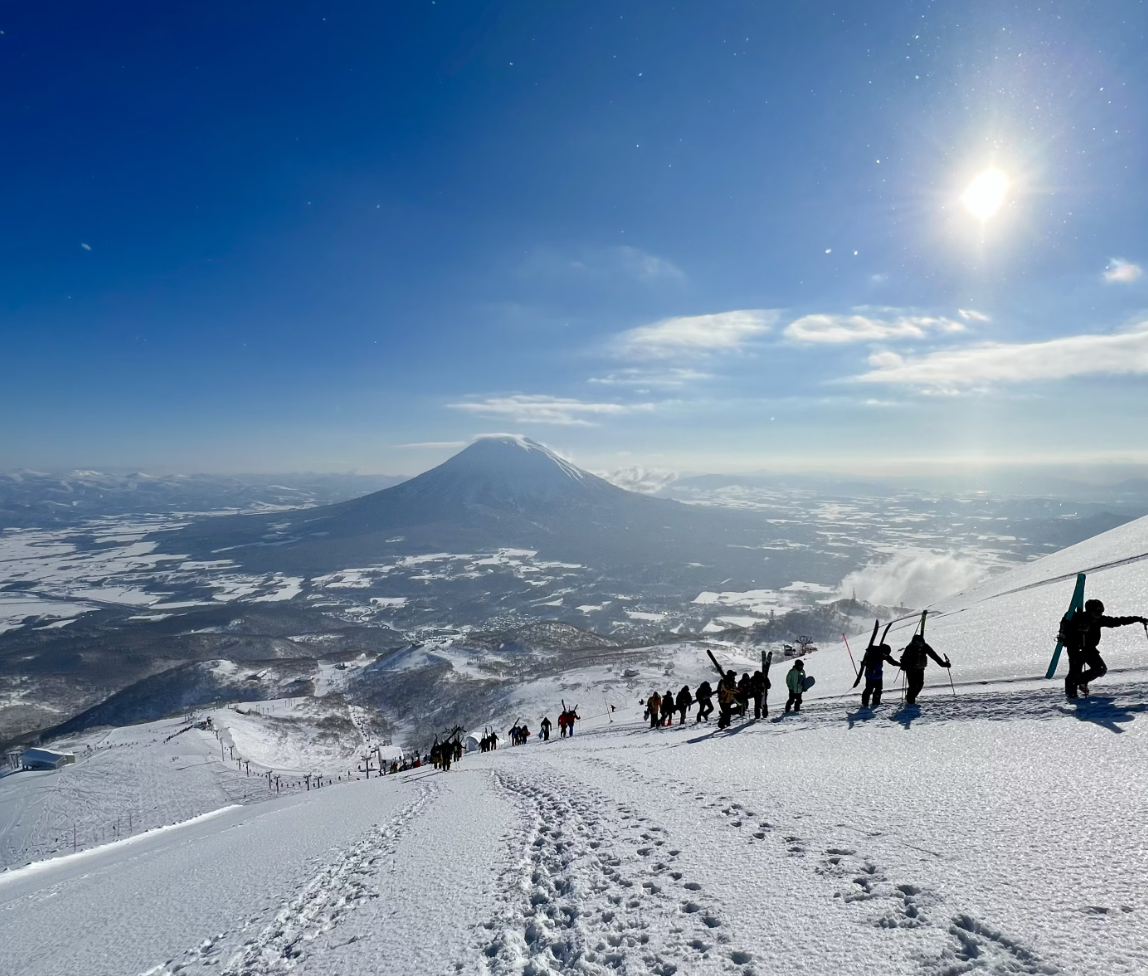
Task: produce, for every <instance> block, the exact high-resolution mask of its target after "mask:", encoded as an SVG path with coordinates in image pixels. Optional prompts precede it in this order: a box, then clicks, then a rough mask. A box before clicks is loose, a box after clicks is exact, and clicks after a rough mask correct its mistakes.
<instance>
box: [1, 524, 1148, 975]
mask: <svg viewBox="0 0 1148 976" xmlns="http://www.w3.org/2000/svg"><path fill="white" fill-rule="evenodd" d="M1146 553H1148V520H1140V521H1138V522H1134V523H1130V524H1129V525H1127V526H1124V527H1121V528H1120V529H1117V530H1114V531H1113V532H1110V533H1106V534H1105V535H1103V536H1099V537H1097V538H1095V539H1092V540H1089V541H1088V542H1085V543H1082V544H1080V545H1079V546H1075V547H1072V548H1071V549H1068V550H1065V551H1063V552H1061V553H1057V554H1055V555H1053V556H1050V557H1046V558H1045V559H1042V560H1040V561H1038V562H1034V563H1032V564H1029V565H1026V566H1024V567H1021V568H1019V569H1017V570H1014V571H1012V572H1010V573H1009V574H1006V575H1004V576H1001V577H998V578H996V579H994V580H993V581H991V582H990V583H989V584H985V585H984V586H982V587H980V588H978V589H975V590H970V591H968V592H966V593H963V594H958V595H956V596H954V597H953V598H951V599H949V600H946V601H942V602H941V603H939V604H938V605H937V606H936V607H935V608H933V610H934V611H935V613H936V619H935V620H933V619H931V618H930V620H929V622H928V624H927V635H928V637H929V640H930V642H931V643H932V644H933V645H934V646H935V647H936V648H937V650H938V651H940V652H941V653H943V654H948V655H949V656H950V657H951V658H952V660H953V665H954V667H953V678H954V683H955V689H954V688H950V686H949V684H948V681H947V676H946V675H945V673H944V672H943V670H942V669H939V668H936V667H935V666H933V667H930V669H929V672H928V678H929V683H928V688H927V691H926V695H925V696H924V698H923V700H922V703H921V704H920V705H919V706H916V707H906V706H903V705H902V704H901V702H900V700H899V695H898V694H897V690H896V685H895V684H894V683H893V682H892V681H890V687H889V688H888V690H887V696H888V697H887V700H886V703H885V704H884V705H883V706H882V707H881V708H880V709H879V710H874V711H868V710H862V709H860V708H859V704H858V701H857V697H856V696H855V694H853V693H849V692H850V686H851V684H852V680H853V672H852V669H851V667H850V663H849V656H848V654H847V653H846V651H845V648H844V645H843V644H842V645H836V646H833V645H831V646H825V647H823V648H822V649H821V650H819V651H817V652H816V653H814V654H812V655H810V656H809V658H808V667H809V669H810V671H811V672H812V673H813V674H815V675H816V676H817V677H818V684H817V686H816V688H815V689H814V691H815V692H816V694H811V695H810V696H808V698H807V701H806V704H805V708H804V710H803V711H802V713H801V714H799V715H790V716H784V717H783V716H779V715H778V712H779V711H780V708H779V705H780V704H781V700H782V695H781V693H780V691H779V689H780V688H781V686H782V679H783V677H784V664H783V663H782V662H781V661H775V664H774V669H775V670H774V671H773V672H772V677H773V683H774V690H773V692H772V694H771V701H770V705H771V710H772V715H771V716H770V718H769V719H768V720H762V721H758V722H738V723H735V725H734V726H733V727H732V728H731V729H730V730H728V731H724V732H718V731H717V730H716V729H715V727H714V726H713V725H712V724H707V725H702V726H698V725H696V724H693V723H692V722H691V723H689V724H687V725H685V726H679V725H675V726H673V727H672V728H666V729H656V730H650V729H648V728H645V727H644V722H643V720H642V716H641V706H640V705H639V704H638V703H637V699H638V698H640V697H645V694H646V693H647V692H648V691H649V690H652V689H653V688H654V687H657V688H659V689H661V690H665V688H666V687H667V686H669V687H672V688H677V687H680V685H681V684H683V683H686V682H689V683H690V684H691V685H696V682H697V680H699V679H700V677H701V676H702V675H706V676H709V674H707V668H708V662H707V660H706V659H705V656H704V651H703V649H702V646H701V645H700V644H699V645H697V646H693V645H689V646H677V647H675V648H673V649H670V648H662V649H658V648H652V649H651V651H650V660H651V666H650V667H649V668H647V669H644V670H640V672H639V674H638V675H637V676H636V677H631V678H629V679H626V678H624V677H623V676H620V675H618V674H617V673H616V671H615V670H612V669H611V668H610V666H609V665H608V664H603V665H601V666H600V667H597V666H596V667H587V668H585V669H582V670H581V671H574V672H569V673H567V674H565V675H564V676H562V677H561V678H552V679H548V680H547V681H541V680H540V681H537V682H533V683H531V684H528V685H524V686H522V687H521V688H520V689H519V690H518V693H517V695H516V696H515V697H513V698H511V699H509V700H507V701H506V702H505V708H504V709H503V712H502V713H500V714H497V715H492V716H491V721H492V723H493V724H494V725H495V726H496V727H497V728H499V730H500V732H501V731H502V730H503V729H504V724H503V723H508V722H509V719H510V718H512V717H514V715H515V714H518V713H519V712H521V713H522V714H523V715H524V716H526V717H528V720H529V721H530V724H531V727H532V729H533V728H535V723H536V721H537V715H538V714H540V713H541V711H542V710H545V711H546V712H547V713H549V714H550V715H551V717H552V718H553V717H554V711H555V710H556V708H555V706H556V705H557V701H556V699H560V698H561V697H567V698H568V699H569V698H571V697H573V698H574V699H575V700H578V699H581V701H580V710H581V713H582V716H583V719H582V721H581V722H580V723H579V726H578V729H577V734H576V735H575V737H574V738H573V739H572V740H559V739H557V738H555V739H552V741H550V742H548V743H539V742H537V741H536V739H535V738H533V737H532V739H531V742H530V744H529V745H527V746H524V747H520V748H501V749H499V750H498V751H497V752H495V753H493V754H487V755H469V756H467V757H465V758H464V759H463V761H462V763H461V764H459V765H458V766H456V767H455V768H454V769H453V770H452V771H450V772H449V773H446V772H436V771H433V770H430V769H426V768H423V769H416V770H412V771H410V772H407V773H402V774H399V775H396V776H393V777H392V776H388V777H384V778H382V779H379V778H371V779H370V780H360V779H355V780H352V781H349V782H341V783H340V782H336V783H335V784H334V785H331V786H328V787H324V788H323V789H321V790H317V791H315V790H312V791H310V792H293V793H292V794H291V795H289V796H285V797H279V798H277V799H270V800H267V801H265V802H261V803H250V804H248V805H245V806H242V807H241V808H239V809H232V810H225V811H224V812H222V813H220V814H219V815H218V816H215V817H212V818H209V819H206V820H198V821H196V822H194V823H190V824H188V825H187V826H185V827H177V828H175V829H173V830H169V831H165V832H163V833H156V834H154V835H144V836H142V837H138V838H136V839H135V840H134V841H133V842H132V843H130V844H127V845H114V846H108V847H106V848H98V849H96V850H95V851H90V852H87V853H86V855H85V856H84V857H82V858H79V859H75V858H70V857H67V856H64V857H60V858H58V859H57V860H55V861H49V862H48V863H46V864H40V865H36V866H35V868H34V869H28V868H24V869H20V868H17V869H15V870H12V871H9V872H7V873H5V874H0V912H2V913H3V914H2V916H0V917H3V918H5V919H6V920H7V921H8V923H9V924H8V926H7V931H8V932H10V933H12V934H13V935H12V937H10V938H7V939H5V940H3V941H0V972H4V973H8V972H13V973H22V974H23V973H27V974H31V976H40V974H44V976H47V974H58V973H65V972H68V973H83V974H85V976H88V974H93V976H94V974H105V973H106V974H129V976H140V974H150V976H169V974H174V973H177V972H178V973H183V974H194V973H209V972H210V973H222V974H228V976H248V974H271V973H288V972H298V973H313V974H332V976H334V974H345V973H388V974H390V973H404V974H406V973H410V974H420V973H427V974H440V973H464V974H470V973H473V974H498V976H502V974H542V973H549V974H565V973H582V974H607V973H626V974H643V976H644V974H657V976H667V974H673V973H682V974H687V973H689V974H693V973H699V974H707V973H735V974H740V976H752V974H766V973H778V974H782V973H784V974H793V973H810V974H821V973H834V974H838V973H840V974H853V973H857V974H861V973H872V972H881V973H891V974H898V976H900V974H906V976H908V974H925V976H956V974H962V973H991V974H1000V976H1005V974H1010V976H1011V974H1058V973H1064V974H1098V976H1099V974H1130V976H1131V974H1143V973H1145V972H1148V889H1146V888H1145V885H1144V883H1143V878H1144V876H1145V872H1146V869H1148V817H1146V814H1148V724H1146V722H1148V717H1146V715H1145V713H1146V712H1148V640H1146V639H1145V633H1144V631H1143V630H1142V629H1141V628H1139V627H1128V628H1123V629H1121V630H1118V631H1112V632H1108V633H1106V635H1105V638H1104V644H1103V645H1102V647H1103V650H1104V651H1105V654H1106V656H1107V659H1108V661H1109V664H1110V665H1111V666H1112V667H1113V672H1112V673H1111V674H1110V675H1109V676H1108V677H1107V678H1105V679H1103V680H1102V681H1100V682H1097V683H1096V684H1095V685H1094V687H1093V689H1092V690H1093V695H1092V697H1091V698H1090V699H1087V700H1082V701H1080V702H1076V703H1068V702H1066V701H1065V700H1064V698H1063V691H1062V688H1061V685H1060V682H1059V681H1052V682H1049V681H1045V680H1043V678H1042V677H1041V676H1042V675H1043V673H1044V669H1045V667H1047V664H1048V659H1049V656H1050V654H1051V650H1052V646H1053V644H1054V643H1055V631H1056V625H1057V621H1058V620H1059V617H1060V615H1061V614H1062V613H1063V611H1064V609H1065V608H1066V606H1067V603H1068V599H1069V596H1070V595H1071V591H1072V585H1073V582H1074V580H1075V573H1076V572H1078V571H1087V572H1088V573H1089V583H1088V595H1089V596H1099V597H1100V598H1101V599H1103V600H1104V601H1105V603H1106V604H1107V605H1108V611H1109V612H1110V613H1112V614H1125V613H1126V614H1135V613H1143V612H1144V611H1145V609H1148V559H1145V558H1142V557H1144V555H1145V554H1146ZM911 628H912V622H910V621H906V622H905V625H904V626H903V627H902V628H900V629H898V630H895V631H893V634H894V637H893V638H891V641H890V642H891V643H893V645H894V648H898V647H899V646H901V645H902V644H903V643H904V641H905V639H906V638H907V636H908V634H909V632H911ZM863 643H864V641H863V640H862V641H861V644H862V645H863ZM853 647H854V653H855V654H856V653H859V651H860V649H861V648H860V647H859V646H858V644H856V643H854V645H853ZM713 649H714V650H715V653H716V654H717V655H718V656H719V658H723V659H724V660H726V661H728V662H729V663H730V664H731V665H733V666H735V667H738V668H739V670H741V669H744V668H746V667H748V666H749V665H750V664H752V663H753V661H754V658H753V656H752V655H753V653H754V652H752V651H751V649H749V648H740V647H735V646H733V645H726V646H722V645H714V646H713ZM1064 666H1065V665H1064V663H1063V662H1062V664H1061V671H1060V674H1061V675H1062V674H1063V668H1064ZM607 689H608V690H607ZM841 696H847V697H841ZM599 700H601V701H602V706H601V707H599V706H598V704H597V702H598V701H599ZM607 701H609V703H610V704H613V705H615V710H614V712H613V713H608V712H607V708H606V702H607ZM272 707H273V706H272ZM153 724H154V723H153ZM138 728H146V727H138ZM131 731H132V730H119V732H118V734H121V735H128V734H131ZM136 734H137V735H138V734H139V733H138V732H137V733H136ZM188 734H190V733H188ZM178 742H179V739H174V740H172V743H173V744H174V743H178ZM204 745H205V746H207V745H215V746H217V745H218V743H216V742H215V741H214V739H212V740H211V742H210V743H208V742H207V741H206V740H205V743H204ZM130 748H131V747H129V746H127V745H125V746H124V750H125V752H126V751H128V750H130ZM204 763H205V765H206V764H214V766H215V767H216V774H215V778H214V781H213V777H208V778H206V779H205V780H204V782H208V783H212V785H210V786H207V787H204V788H203V789H204V790H205V795H207V792H209V791H215V792H214V793H211V796H212V797H215V799H211V800H210V802H208V803H207V806H208V807H211V806H212V805H213V804H215V805H217V806H219V807H223V806H226V805H227V803H228V802H233V800H232V798H231V797H227V796H224V795H222V791H221V787H220V784H219V781H218V776H219V774H220V773H219V771H220V770H222V769H224V767H225V766H226V763H224V762H222V761H220V760H218V759H216V758H215V756H214V753H212V754H211V756H210V757H208V756H207V755H206V754H205V756H204ZM173 765H174V764H173ZM81 771H82V767H81V766H77V767H76V768H75V769H66V770H64V771H62V772H60V773H57V774H37V775H46V776H56V777H58V780H57V782H64V781H65V777H68V776H71V775H73V774H75V773H79V772H81ZM228 774H229V775H235V774H234V773H232V772H231V771H230V770H228ZM28 777H29V774H18V775H16V776H9V777H5V778H4V779H3V780H0V801H2V798H3V797H4V795H5V793H6V791H7V790H9V789H10V788H11V784H12V783H13V782H14V781H16V782H19V781H22V780H23V781H26V782H34V781H33V780H31V779H29V778H28ZM196 789H197V788H193V787H190V786H189V787H188V790H189V791H190V792H195V790H196ZM264 795H266V794H264ZM195 812H207V811H206V810H196V811H195ZM46 914H47V915H49V916H50V917H51V918H53V919H61V920H66V921H67V924H66V928H65V930H64V931H62V932H61V931H60V930H59V929H58V928H57V927H55V926H48V925H43V924H41V922H42V920H43V918H44V917H45V915H46Z"/></svg>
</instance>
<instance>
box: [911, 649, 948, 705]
mask: <svg viewBox="0 0 1148 976" xmlns="http://www.w3.org/2000/svg"><path fill="white" fill-rule="evenodd" d="M929 658H932V659H933V660H934V661H936V662H937V663H938V664H939V665H940V666H941V667H942V668H951V667H952V666H953V665H952V662H951V661H950V660H949V658H948V656H946V657H945V659H944V660H943V661H942V660H941V659H940V658H939V657H937V652H936V651H934V650H933V649H932V648H931V647H930V646H929V645H928V644H926V643H925V638H924V637H922V636H921V635H920V634H914V635H913V639H912V640H911V641H909V644H908V646H907V647H905V648H904V649H903V650H902V651H901V670H902V671H904V672H905V704H906V705H916V704H917V695H919V694H920V693H921V689H922V688H924V687H925V668H926V667H928V666H929Z"/></svg>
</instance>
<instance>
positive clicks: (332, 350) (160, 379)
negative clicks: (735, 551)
mask: <svg viewBox="0 0 1148 976" xmlns="http://www.w3.org/2000/svg"><path fill="white" fill-rule="evenodd" d="M1146 27H1148V11H1146V9H1145V4H1144V3H1141V2H1116V0H1114V2H1105V3H1096V4H1092V3H1084V2H1080V0H1075V2H1064V3H1055V2H1054V3H1049V2H1043V0H1042V2H1041V3H1039V4H1021V5H1005V4H1002V3H999V2H998V3H924V2H881V3H861V2H857V0H852V2H849V3H841V4H833V3H818V4H800V3H796V4H775V3H747V2H737V3H734V2H720V0H708V2H706V3H704V4H702V3H686V4H682V3H675V4H671V3H668V2H664V0H660V2H641V3H631V2H615V3H591V2H553V3H536V2H507V3H496V4H482V3H478V2H462V0H435V2H433V3H432V2H431V0H419V2H411V3H342V4H329V3H328V4H321V3H306V2H301V3H294V4H282V3H259V2H251V3H243V4H219V3H211V2H202V3H165V4H143V3H132V2H126V3H122V4H117V5H115V6H114V7H113V8H109V7H106V6H103V7H101V6H99V5H93V4H80V3H74V2H64V3H56V4H25V5H9V6H8V7H7V8H6V9H5V10H4V11H3V14H2V15H0V31H3V33H2V34H0V113H2V117H3V131H4V133H5V137H6V138H5V151H4V152H3V153H2V154H0V180H2V184H3V186H4V190H5V192H4V194H3V196H2V197H0V341H2V348H3V351H4V371H3V375H4V383H3V385H2V386H0V413H2V415H3V417H4V419H5V423H4V424H3V425H2V426H0V467H3V468H15V467H22V466H23V467H36V468H59V467H76V466H94V467H140V468H155V469H168V470H173V469H174V470H207V471H283V470H300V469H310V470H323V469H334V470H347V469H357V470H360V471H381V472H406V473H413V472H415V471H418V470H420V469H423V468H426V467H429V466H430V465H432V464H435V463H437V462H438V461H440V460H442V459H443V458H445V457H446V456H447V455H449V454H450V453H452V452H453V451H454V450H457V446H458V445H461V444H465V443H466V442H467V441H468V440H469V439H470V438H471V437H473V436H475V435H477V434H480V433H484V432H493V431H513V432H521V433H524V434H527V435H529V436H531V437H534V438H536V439H538V440H541V441H544V442H546V443H548V444H551V445H553V446H555V447H557V448H559V449H561V450H565V451H567V452H569V453H570V454H571V455H572V456H573V457H574V458H575V459H576V460H578V461H579V462H581V463H584V464H586V465H588V466H591V467H594V468H596V469H610V468H616V467H621V466H629V465H643V466H649V467H661V468H671V469H676V470H682V469H685V470H739V469H740V470H748V469H762V468H770V467H797V468H802V467H807V468H808V467H817V468H824V467H829V468H833V467H838V468H843V469H858V468H861V469H865V468H866V467H868V466H872V465H874V464H885V465H887V466H890V467H896V466H898V465H901V466H910V467H911V466H914V465H918V464H931V463H934V462H949V463H952V464H956V465H964V464H967V463H970V462H972V461H980V460H985V459H988V460H990V461H1001V462H1010V463H1011V462H1016V461H1022V462H1023V461H1033V460H1041V459H1069V460H1076V461H1086V462H1093V461H1095V462H1101V461H1109V460H1124V461H1134V462H1144V461H1148V442H1146V440H1148V439H1146V437H1145V434H1144V431H1145V420H1146V419H1148V417H1146V414H1148V396H1146V395H1145V381H1146V374H1148V276H1145V275H1143V274H1142V273H1141V268H1142V267H1148V207H1146V203H1148V181H1145V179H1144V174H1145V173H1146V172H1148V132H1146V131H1145V126H1144V120H1145V119H1148V59H1145V58H1144V56H1143V51H1144V49H1145V41H1146V37H1145V34H1146ZM985 171H993V172H996V173H999V174H1002V176H1003V179H1004V180H1005V181H1006V183H1007V188H1006V190H1005V192H1004V196H1003V203H1002V205H1001V206H1000V208H999V209H998V210H996V211H995V212H994V213H993V214H992V215H991V216H987V217H985V218H984V219H981V218H980V217H978V216H976V215H974V213H972V212H971V211H970V209H969V208H968V207H967V206H966V205H965V204H964V203H962V200H961V198H962V195H963V194H964V193H965V191H966V188H967V187H968V186H969V184H970V183H971V182H972V181H974V180H975V179H976V178H977V177H978V175H980V174H982V173H984V172H985ZM409 445H417V446H409Z"/></svg>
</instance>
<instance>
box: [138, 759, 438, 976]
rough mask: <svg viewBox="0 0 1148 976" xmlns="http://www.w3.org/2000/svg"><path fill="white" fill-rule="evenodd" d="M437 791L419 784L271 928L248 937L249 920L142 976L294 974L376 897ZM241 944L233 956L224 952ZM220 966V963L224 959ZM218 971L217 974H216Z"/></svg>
mask: <svg viewBox="0 0 1148 976" xmlns="http://www.w3.org/2000/svg"><path fill="white" fill-rule="evenodd" d="M438 792H439V789H438V785H437V784H436V783H435V782H434V780H431V781H430V782H427V781H425V780H424V781H421V782H419V784H418V795H417V796H416V797H415V799H414V800H412V801H411V802H410V803H408V804H407V805H406V806H405V807H404V808H403V809H402V810H401V811H400V812H399V813H398V814H397V815H396V816H395V817H393V818H392V819H391V820H389V821H388V822H387V823H385V824H381V825H379V826H376V827H375V828H374V829H372V830H371V831H370V832H369V833H368V834H367V835H366V836H365V837H364V838H363V839H362V840H360V841H359V842H358V843H357V844H355V845H354V846H353V847H351V848H349V849H348V850H345V851H340V852H338V855H337V857H336V859H335V861H334V863H332V864H330V865H329V866H328V867H326V868H324V869H323V870H322V871H320V872H319V873H318V874H317V875H315V877H313V878H312V879H311V880H310V881H309V882H307V883H306V884H305V885H304V886H303V888H302V890H300V891H299V892H298V894H296V895H295V897H293V898H292V899H291V900H289V901H286V902H284V903H283V904H282V905H281V906H280V908H279V910H278V911H277V912H276V913H275V917H274V918H273V919H272V921H271V922H269V923H267V924H265V925H264V927H263V928H262V929H261V930H260V931H259V932H258V933H257V934H254V935H249V934H248V933H249V932H250V930H251V929H253V928H254V927H255V926H256V925H257V924H258V923H259V921H260V916H258V915H255V916H251V917H250V918H248V919H247V920H246V923H245V924H244V925H243V927H242V928H241V929H239V930H238V931H237V932H236V933H235V936H234V937H232V933H230V932H220V933H219V934H218V935H215V936H213V937H210V938H207V939H204V941H203V942H201V943H200V944H198V945H196V946H194V947H192V948H191V949H188V950H187V951H186V952H184V954H183V955H182V956H181V957H179V958H178V959H171V960H168V961H167V962H166V963H162V964H160V965H158V966H155V967H153V968H151V969H148V970H146V971H145V972H144V973H143V974H142V976H176V974H180V976H190V974H192V973H197V972H212V973H219V974H220V976H272V974H276V973H285V972H289V971H291V970H292V969H294V968H295V967H296V966H297V965H299V964H300V963H301V962H302V961H303V960H304V959H305V957H306V956H307V954H308V952H309V950H310V948H311V947H312V946H313V945H314V944H315V943H316V940H317V939H318V938H319V937H320V936H322V935H325V934H326V933H328V932H330V931H331V930H332V929H334V928H335V927H336V926H337V925H338V924H339V923H340V922H341V921H342V920H343V919H344V918H345V917H346V916H347V915H348V913H350V912H352V911H354V910H355V909H356V908H357V907H359V906H360V905H361V904H362V903H363V902H365V901H368V900H370V899H374V898H377V897H378V896H379V893H378V886H377V879H378V874H379V871H380V867H381V864H382V863H383V862H384V861H385V859H386V858H387V857H389V856H391V855H393V854H394V853H395V851H396V850H397V847H398V842H399V841H400V839H401V837H402V835H403V834H404V833H405V831H406V829H407V828H408V827H409V826H410V824H411V823H412V822H413V821H414V820H415V818H416V817H418V816H419V815H420V814H421V813H422V812H423V811H424V810H425V809H426V807H427V806H428V805H429V804H430V803H431V802H432V801H433V799H434V798H435V796H436V795H437V794H438ZM236 942H241V943H242V946H241V948H240V949H239V950H238V951H235V950H230V955H228V952H229V946H232V945H234V944H235V943H236ZM225 956H226V957H227V958H226V961H224V957H225ZM216 967H219V968H216Z"/></svg>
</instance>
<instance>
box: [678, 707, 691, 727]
mask: <svg viewBox="0 0 1148 976" xmlns="http://www.w3.org/2000/svg"><path fill="white" fill-rule="evenodd" d="M689 710H690V706H689V705H687V706H686V707H685V708H679V709H678V714H680V715H681V717H682V718H681V721H680V722H678V725H685V724H686V712H688V711H689Z"/></svg>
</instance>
